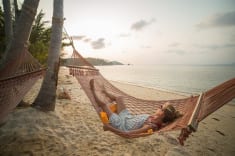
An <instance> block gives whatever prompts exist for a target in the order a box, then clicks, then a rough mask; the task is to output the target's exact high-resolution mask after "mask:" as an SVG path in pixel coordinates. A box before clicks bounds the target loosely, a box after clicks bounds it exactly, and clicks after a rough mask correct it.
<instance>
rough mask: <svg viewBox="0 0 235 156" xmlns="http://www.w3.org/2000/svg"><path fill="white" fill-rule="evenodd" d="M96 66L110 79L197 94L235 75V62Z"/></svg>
mask: <svg viewBox="0 0 235 156" xmlns="http://www.w3.org/2000/svg"><path fill="white" fill-rule="evenodd" d="M97 68H98V69H99V70H100V72H101V73H102V75H103V76H104V77H105V78H106V79H108V80H113V81H119V82H123V83H131V84H135V85H139V86H144V87H150V88H156V89H164V90H170V91H177V92H182V93H189V94H198V93H200V92H203V91H206V90H208V89H211V88H213V87H215V86H216V85H219V84H220V83H222V82H224V81H227V80H229V79H232V78H235V65H129V66H128V65H117V66H97ZM233 101H234V100H233Z"/></svg>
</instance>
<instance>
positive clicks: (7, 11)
mask: <svg viewBox="0 0 235 156" xmlns="http://www.w3.org/2000/svg"><path fill="white" fill-rule="evenodd" d="M2 4H3V8H4V20H5V36H6V42H5V43H6V47H8V45H9V44H10V42H11V40H12V37H13V27H12V16H11V4H10V1H9V0H2Z"/></svg>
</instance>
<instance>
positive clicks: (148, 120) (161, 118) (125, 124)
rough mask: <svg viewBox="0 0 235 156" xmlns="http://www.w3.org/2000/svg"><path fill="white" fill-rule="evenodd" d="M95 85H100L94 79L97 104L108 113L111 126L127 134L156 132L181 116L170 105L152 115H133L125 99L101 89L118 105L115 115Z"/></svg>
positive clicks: (92, 87) (93, 89) (163, 106)
mask: <svg viewBox="0 0 235 156" xmlns="http://www.w3.org/2000/svg"><path fill="white" fill-rule="evenodd" d="M95 85H98V84H95V80H94V79H92V80H91V81H90V87H91V90H92V93H93V95H94V97H95V100H96V102H97V104H98V105H99V106H100V107H101V108H102V109H103V110H104V111H105V112H106V113H107V115H108V117H109V122H110V124H111V125H112V126H113V127H114V128H116V129H118V130H121V131H124V132H125V133H126V134H139V133H145V132H147V130H149V129H153V130H154V131H156V130H158V129H160V128H161V126H163V125H164V124H166V123H169V122H172V121H173V120H174V119H176V118H177V117H179V116H180V113H179V112H178V111H176V109H175V108H174V107H173V106H172V105H170V104H169V103H165V104H164V105H162V106H161V109H156V112H155V113H154V114H152V115H148V114H139V115H131V114H130V112H129V111H128V110H127V109H126V107H125V104H124V101H123V97H121V96H115V95H113V94H112V93H110V92H108V91H107V90H106V89H105V87H104V86H102V87H100V88H103V89H102V90H101V92H103V93H104V94H105V95H106V96H107V97H108V98H109V99H110V100H111V101H115V102H116V103H117V113H113V112H112V110H111V109H110V107H109V106H108V105H107V104H106V103H105V102H104V100H101V98H100V97H99V96H98V92H97V91H96V90H95Z"/></svg>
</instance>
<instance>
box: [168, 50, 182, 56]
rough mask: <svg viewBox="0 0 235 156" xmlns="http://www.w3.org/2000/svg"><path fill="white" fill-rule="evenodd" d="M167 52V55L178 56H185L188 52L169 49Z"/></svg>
mask: <svg viewBox="0 0 235 156" xmlns="http://www.w3.org/2000/svg"><path fill="white" fill-rule="evenodd" d="M166 52H167V53H171V54H177V55H184V54H186V52H185V51H184V50H180V49H169V50H167V51H166Z"/></svg>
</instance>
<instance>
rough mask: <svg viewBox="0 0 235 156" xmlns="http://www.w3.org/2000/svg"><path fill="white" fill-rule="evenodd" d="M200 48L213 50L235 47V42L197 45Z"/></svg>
mask: <svg viewBox="0 0 235 156" xmlns="http://www.w3.org/2000/svg"><path fill="white" fill-rule="evenodd" d="M195 46H196V47H198V48H202V49H211V50H217V49H225V48H235V44H234V43H226V44H221V45H219V44H214V45H195Z"/></svg>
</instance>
